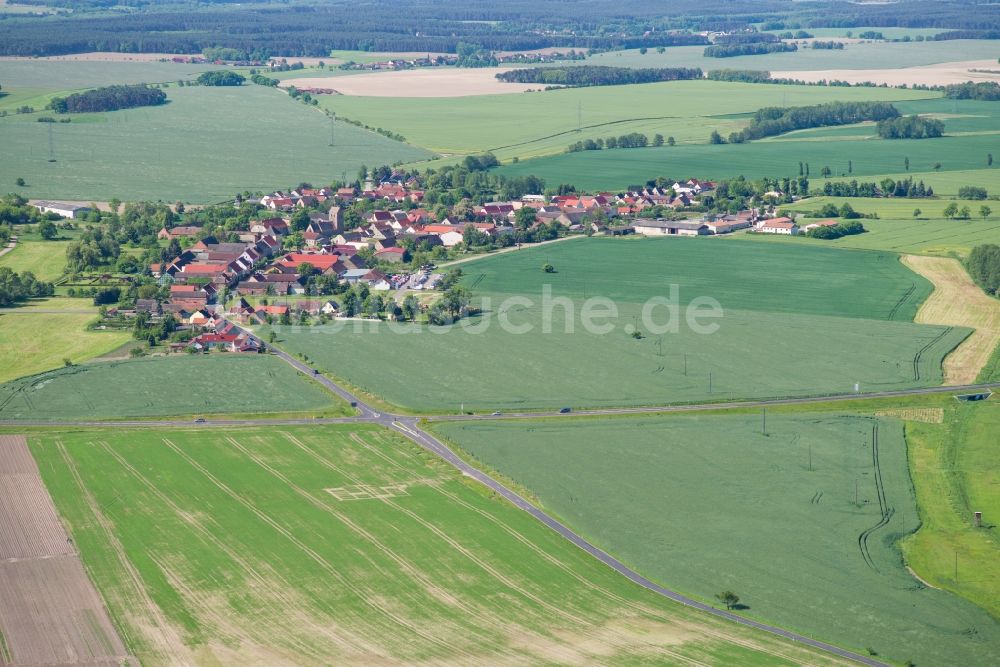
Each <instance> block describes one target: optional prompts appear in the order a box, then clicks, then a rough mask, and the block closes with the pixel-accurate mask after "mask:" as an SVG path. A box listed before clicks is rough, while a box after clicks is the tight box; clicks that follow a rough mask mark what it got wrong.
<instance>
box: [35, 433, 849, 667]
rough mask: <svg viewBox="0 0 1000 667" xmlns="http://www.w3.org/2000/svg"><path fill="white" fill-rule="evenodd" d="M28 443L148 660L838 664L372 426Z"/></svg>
mask: <svg viewBox="0 0 1000 667" xmlns="http://www.w3.org/2000/svg"><path fill="white" fill-rule="evenodd" d="M31 445H32V452H33V454H34V455H35V457H36V458H37V460H38V461H39V467H40V469H41V472H42V476H43V478H44V480H45V482H46V484H47V486H48V488H49V490H50V492H51V493H52V495H53V498H54V500H55V503H56V506H57V507H58V509H59V511H60V513H61V515H62V517H63V519H64V521H65V522H66V524H67V526H68V528H69V530H70V532H71V533H72V535H73V538H74V540H75V542H76V544H77V545H78V546H79V549H80V551H81V554H82V556H83V559H84V561H85V562H86V563H87V565H88V567H89V569H90V571H91V573H92V576H93V578H94V581H95V583H96V584H97V586H98V588H99V589H100V590H101V592H102V594H103V595H104V597H105V599H106V600H107V603H108V606H109V607H110V609H111V610H112V613H113V614H114V616H115V618H116V619H118V623H119V624H120V626H121V628H122V629H123V631H124V632H123V634H125V636H126V637H127V638H128V645H129V648H130V649H131V650H132V651H134V652H135V655H136V656H137V657H138V658H139V659H140V660H141V661H142V663H143V664H146V665H162V664H174V663H201V664H216V663H227V664H277V665H292V664H295V665H302V664H305V665H314V664H315V665H319V664H338V665H370V664H385V665H396V664H415V663H420V664H442V665H449V664H454V665H506V664H512V665H513V664H539V663H559V664H568V665H577V664H578V665H583V664H594V663H596V662H599V663H603V664H609V663H610V664H622V663H624V664H635V663H653V662H655V663H707V662H726V663H730V664H746V665H761V666H763V665H775V664H778V665H791V664H802V663H809V664H817V665H826V664H840V662H839V661H836V660H834V659H832V657H828V656H825V655H821V654H818V653H815V652H813V651H810V650H806V649H805V648H803V647H801V646H796V645H793V644H792V643H789V642H784V641H779V640H778V639H777V638H774V637H771V636H767V635H763V634H761V633H757V632H753V631H750V630H749V629H745V628H742V627H740V626H737V625H735V624H732V623H728V622H725V621H722V620H717V619H714V618H706V617H705V616H704V615H702V614H700V613H696V612H694V611H693V610H688V609H686V608H682V607H680V606H679V605H676V604H674V603H672V602H669V601H666V600H664V599H663V598H659V597H657V596H655V595H653V594H651V593H647V592H646V591H643V590H642V589H639V588H637V587H635V586H634V585H633V584H632V583H631V582H629V581H628V580H626V579H624V578H623V577H620V576H619V575H617V574H616V573H615V572H613V571H612V570H610V569H608V568H606V567H605V566H603V565H602V564H600V563H599V562H597V561H596V560H593V559H592V558H591V557H589V556H587V555H586V554H584V553H583V552H582V551H580V550H578V549H576V548H575V547H573V546H572V545H570V544H569V543H567V542H565V541H563V540H562V538H560V537H558V536H557V535H556V534H555V533H553V532H552V531H550V530H549V529H548V528H546V527H545V526H543V525H542V524H540V523H538V522H536V521H535V520H534V519H532V518H531V517H530V516H528V515H527V514H525V513H524V512H521V511H518V510H516V509H514V508H513V507H511V506H509V505H507V504H505V503H502V502H500V501H498V500H497V499H495V498H493V497H490V496H488V495H487V494H486V493H485V492H484V491H482V490H481V489H480V488H479V487H477V486H473V485H471V484H470V483H469V482H467V481H464V480H463V479H462V477H461V476H460V475H459V474H458V473H457V472H455V471H454V470H453V469H451V468H450V467H447V466H446V464H444V463H442V462H440V461H439V460H438V459H436V458H433V457H431V456H430V455H428V454H427V453H425V452H424V451H423V450H420V449H419V448H417V447H416V445H414V444H412V443H411V442H410V441H408V440H404V439H403V438H401V437H400V436H398V435H395V434H392V433H390V432H388V431H385V430H382V429H379V428H378V427H375V426H370V425H352V426H322V427H296V428H287V429H273V428H268V429H256V428H246V429H232V430H229V431H226V432H223V431H219V430H212V431H195V430H180V429H178V430H152V429H144V430H142V431H135V432H112V431H107V430H104V431H99V430H95V431H89V432H88V431H78V432H72V433H58V432H50V433H45V434H40V435H38V436H37V437H34V438H32V441H31ZM122 498H127V499H128V500H127V503H125V504H123V503H122V502H121V499H122Z"/></svg>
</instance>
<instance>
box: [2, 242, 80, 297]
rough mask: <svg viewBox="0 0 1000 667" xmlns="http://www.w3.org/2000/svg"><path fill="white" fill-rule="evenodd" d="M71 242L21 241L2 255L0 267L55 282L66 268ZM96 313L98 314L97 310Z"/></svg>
mask: <svg viewBox="0 0 1000 667" xmlns="http://www.w3.org/2000/svg"><path fill="white" fill-rule="evenodd" d="M68 245H69V241H57V240H53V241H21V240H20V239H19V240H18V243H17V246H16V247H15V248H14V249H13V250H11V251H10V252H8V253H6V254H4V255H0V266H5V267H7V268H8V269H10V270H12V271H16V272H17V273H23V272H25V271H31V272H33V273H34V274H35V277H36V278H38V279H39V280H55V279H56V278H58V277H59V276H61V275H62V274H63V269H64V268H65V267H66V246H68ZM94 312H97V311H96V309H95V311H94Z"/></svg>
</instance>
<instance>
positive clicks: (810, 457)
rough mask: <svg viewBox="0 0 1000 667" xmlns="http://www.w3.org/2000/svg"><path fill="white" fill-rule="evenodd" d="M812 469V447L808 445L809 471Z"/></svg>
mask: <svg viewBox="0 0 1000 667" xmlns="http://www.w3.org/2000/svg"><path fill="white" fill-rule="evenodd" d="M812 469H813V446H812V445H809V470H812Z"/></svg>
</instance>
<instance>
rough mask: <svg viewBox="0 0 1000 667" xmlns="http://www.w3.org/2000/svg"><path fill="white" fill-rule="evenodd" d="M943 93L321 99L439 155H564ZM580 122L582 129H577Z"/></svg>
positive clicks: (724, 89)
mask: <svg viewBox="0 0 1000 667" xmlns="http://www.w3.org/2000/svg"><path fill="white" fill-rule="evenodd" d="M938 95H939V94H938V93H935V92H928V91H910V90H895V89H881V88H833V89H829V88H817V87H815V86H812V87H810V86H772V85H757V84H741V83H728V82H718V81H674V82H669V83H655V84H642V85H631V86H601V87H593V88H570V89H562V90H550V91H545V92H534V93H517V94H509V95H480V96H471V97H450V98H423V97H399V98H391V97H353V96H348V95H338V96H323V97H322V98H321V100H320V104H321V105H323V106H324V107H326V108H329V109H332V110H334V111H336V112H337V114H338V115H340V116H344V117H347V118H353V119H357V120H361V121H364V122H365V123H367V124H368V125H371V126H373V127H374V126H379V127H385V128H389V129H391V130H393V131H394V132H399V133H400V134H402V135H403V136H405V137H406V139H407V141H409V142H411V143H413V144H416V145H418V146H423V147H425V148H427V149H429V150H432V151H435V152H437V153H445V154H461V153H476V152H483V151H487V150H488V151H493V152H494V153H495V154H496V155H497V157H499V158H501V159H504V160H507V159H510V158H512V157H515V156H517V157H520V158H526V157H532V156H538V155H548V154H553V153H560V152H562V151H563V150H565V148H566V146H568V145H569V144H571V143H573V142H575V141H577V140H579V139H581V138H594V139H596V138H599V137H604V136H609V135H620V134H625V133H628V132H643V133H645V134H647V135H649V136H652V135H653V134H655V133H658V132H659V133H661V134H663V136H664V137H666V136H673V137H674V138H675V139H676V140H677V141H678V142H680V143H687V142H698V143H702V142H706V141H707V140H708V135H709V132H710V131H711V129H713V128H718V129H719V131H720V132H724V133H725V134H728V133H729V132H731V131H733V130H736V129H738V128H740V127H742V124H743V122H744V121H743V120H740V119H739V118H734V117H733V116H734V115H737V116H738V115H739V114H748V113H751V112H753V111H756V110H757V109H759V108H760V107H764V106H769V105H773V104H776V103H777V102H778V101H784V102H785V103H787V104H788V105H802V104H817V103H819V102H829V101H832V100H844V101H850V100H912V99H922V98H927V97H937V96H938ZM578 112H579V114H578ZM580 126H582V128H583V131H582V132H580V133H577V131H576V130H577V129H578V127H580ZM484 128H489V131H488V132H485V131H484ZM627 155H628V156H632V158H628V159H634V158H635V155H637V153H636V151H629V152H628V153H627ZM643 180H645V179H643ZM553 182H554V183H557V182H558V183H563V182H567V181H565V180H553Z"/></svg>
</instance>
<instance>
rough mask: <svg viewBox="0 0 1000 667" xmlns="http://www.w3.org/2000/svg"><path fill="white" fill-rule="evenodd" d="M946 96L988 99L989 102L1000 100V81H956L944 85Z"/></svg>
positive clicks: (958, 98) (961, 98)
mask: <svg viewBox="0 0 1000 667" xmlns="http://www.w3.org/2000/svg"><path fill="white" fill-rule="evenodd" d="M944 94H945V97H950V98H951V99H954V100H986V101H988V102H996V101H1000V83H997V82H996V81H983V82H981V83H972V82H971V81H968V82H966V83H956V84H953V85H950V86H945V87H944Z"/></svg>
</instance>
